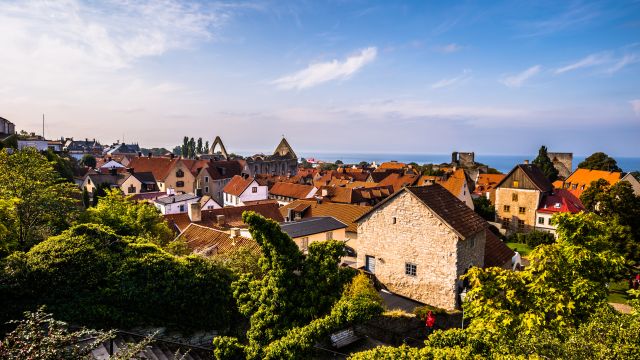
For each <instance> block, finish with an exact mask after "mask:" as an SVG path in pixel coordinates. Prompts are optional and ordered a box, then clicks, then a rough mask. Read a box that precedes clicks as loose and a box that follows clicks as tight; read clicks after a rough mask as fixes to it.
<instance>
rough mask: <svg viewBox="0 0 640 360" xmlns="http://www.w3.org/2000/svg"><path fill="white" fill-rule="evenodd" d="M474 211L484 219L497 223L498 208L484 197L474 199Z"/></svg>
mask: <svg viewBox="0 0 640 360" xmlns="http://www.w3.org/2000/svg"><path fill="white" fill-rule="evenodd" d="M473 209H474V210H475V212H476V213H477V214H478V215H480V216H481V217H482V218H483V219H485V220H487V221H496V207H495V206H493V204H491V202H490V201H489V199H487V198H486V197H484V196H479V197H476V198H473Z"/></svg>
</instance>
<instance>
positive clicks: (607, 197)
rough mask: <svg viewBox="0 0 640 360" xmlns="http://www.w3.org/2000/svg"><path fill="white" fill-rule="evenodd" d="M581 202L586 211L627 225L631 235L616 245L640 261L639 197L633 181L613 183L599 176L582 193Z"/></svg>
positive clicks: (628, 256)
mask: <svg viewBox="0 0 640 360" xmlns="http://www.w3.org/2000/svg"><path fill="white" fill-rule="evenodd" d="M580 201H582V204H583V205H584V206H585V207H586V209H587V210H589V211H591V212H594V213H596V214H598V215H600V216H602V217H604V218H606V219H610V220H611V221H613V222H615V223H617V224H620V225H622V226H628V227H629V230H630V236H629V237H627V238H624V239H621V241H620V242H618V243H616V244H615V245H616V248H617V249H618V251H619V252H620V253H622V254H624V255H625V256H626V257H627V258H628V259H630V260H634V261H636V262H638V261H640V197H639V196H636V195H635V194H634V192H633V188H632V187H631V184H629V183H628V182H626V181H619V182H617V183H616V184H614V185H610V184H609V182H608V181H606V180H604V179H598V180H597V181H593V182H592V183H591V185H590V186H589V188H587V189H586V190H585V191H584V192H583V193H582V195H581V196H580Z"/></svg>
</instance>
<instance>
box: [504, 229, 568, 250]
mask: <svg viewBox="0 0 640 360" xmlns="http://www.w3.org/2000/svg"><path fill="white" fill-rule="evenodd" d="M507 241H508V242H514V243H518V244H526V245H527V246H529V247H530V248H532V249H533V248H535V247H536V246H538V245H543V244H553V243H554V242H555V241H556V238H555V236H553V234H551V233H548V232H544V231H537V230H534V231H531V232H528V233H513V234H511V235H510V236H509V237H508V239H507Z"/></svg>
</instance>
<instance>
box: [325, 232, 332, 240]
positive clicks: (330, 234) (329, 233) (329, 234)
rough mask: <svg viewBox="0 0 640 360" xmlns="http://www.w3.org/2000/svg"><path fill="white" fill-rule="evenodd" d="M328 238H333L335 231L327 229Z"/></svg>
mask: <svg viewBox="0 0 640 360" xmlns="http://www.w3.org/2000/svg"><path fill="white" fill-rule="evenodd" d="M326 235H327V240H331V239H333V231H327V234H326Z"/></svg>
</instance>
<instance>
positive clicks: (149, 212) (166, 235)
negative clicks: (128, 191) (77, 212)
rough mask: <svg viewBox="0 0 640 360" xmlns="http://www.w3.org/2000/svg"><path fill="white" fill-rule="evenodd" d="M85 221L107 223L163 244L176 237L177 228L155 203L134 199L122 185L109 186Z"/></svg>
mask: <svg viewBox="0 0 640 360" xmlns="http://www.w3.org/2000/svg"><path fill="white" fill-rule="evenodd" d="M82 221H83V222H85V223H93V224H101V225H105V226H108V227H110V228H111V229H113V231H114V232H115V233H116V234H118V235H122V236H134V237H136V238H144V239H146V240H148V241H150V242H153V243H156V244H158V245H161V246H164V245H166V244H167V243H168V242H169V241H170V240H171V239H172V238H173V232H172V231H171V229H170V228H169V226H168V225H167V223H166V222H165V221H164V218H163V217H162V215H161V214H160V213H159V212H158V210H157V209H156V208H155V207H154V206H153V205H151V204H149V203H147V202H134V201H131V199H130V197H128V196H125V195H124V194H122V192H121V191H120V190H118V189H113V190H111V189H110V190H107V191H106V194H105V196H104V197H102V198H100V201H99V202H98V204H97V205H96V206H94V207H91V208H89V209H87V212H86V214H85V215H84V216H83V218H82Z"/></svg>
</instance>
